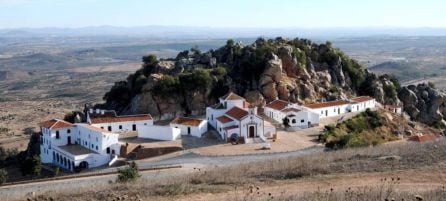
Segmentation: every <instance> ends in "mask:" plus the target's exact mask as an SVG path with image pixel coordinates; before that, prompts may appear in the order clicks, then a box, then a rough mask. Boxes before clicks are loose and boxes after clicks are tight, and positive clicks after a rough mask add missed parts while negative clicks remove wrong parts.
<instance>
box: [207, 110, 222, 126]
mask: <svg viewBox="0 0 446 201" xmlns="http://www.w3.org/2000/svg"><path fill="white" fill-rule="evenodd" d="M224 113H226V110H216V109H214V108H211V107H207V108H206V120H207V121H208V122H209V124H210V125H211V126H212V127H214V128H215V129H217V118H218V117H220V116H222V115H223V114H224Z"/></svg>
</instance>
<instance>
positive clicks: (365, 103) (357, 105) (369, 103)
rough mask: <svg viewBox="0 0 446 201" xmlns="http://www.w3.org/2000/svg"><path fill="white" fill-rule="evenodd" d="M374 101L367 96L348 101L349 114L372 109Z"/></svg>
mask: <svg viewBox="0 0 446 201" xmlns="http://www.w3.org/2000/svg"><path fill="white" fill-rule="evenodd" d="M375 105H376V101H375V99H374V98H372V97H369V96H359V97H355V98H352V99H350V108H349V109H350V112H359V111H364V110H366V109H367V108H374V107H375Z"/></svg>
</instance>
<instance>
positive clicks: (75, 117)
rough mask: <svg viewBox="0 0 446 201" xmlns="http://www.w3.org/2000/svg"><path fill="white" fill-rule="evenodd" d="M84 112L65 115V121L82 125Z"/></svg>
mask: <svg viewBox="0 0 446 201" xmlns="http://www.w3.org/2000/svg"><path fill="white" fill-rule="evenodd" d="M82 116H83V115H82V112H79V111H72V112H69V113H67V114H65V116H64V118H63V120H64V121H68V122H70V123H80V122H81V121H82V119H81V117H82Z"/></svg>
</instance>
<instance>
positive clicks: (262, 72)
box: [101, 38, 441, 119]
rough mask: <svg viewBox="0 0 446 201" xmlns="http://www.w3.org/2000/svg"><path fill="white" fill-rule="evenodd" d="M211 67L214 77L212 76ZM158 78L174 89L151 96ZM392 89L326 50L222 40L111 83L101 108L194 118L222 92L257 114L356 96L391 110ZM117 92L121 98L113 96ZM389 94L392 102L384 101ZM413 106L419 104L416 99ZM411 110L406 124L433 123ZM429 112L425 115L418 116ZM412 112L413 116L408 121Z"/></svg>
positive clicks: (387, 81)
mask: <svg viewBox="0 0 446 201" xmlns="http://www.w3.org/2000/svg"><path fill="white" fill-rule="evenodd" d="M217 66H219V67H218V68H220V69H216V68H217ZM222 68H224V69H222ZM203 69H205V71H207V72H209V75H197V76H195V77H194V76H192V77H188V78H187V79H184V75H188V74H193V72H198V70H203ZM166 75H169V76H170V77H171V78H172V80H170V81H169V82H182V83H181V84H180V85H175V83H171V84H173V86H167V88H169V87H171V88H173V89H170V88H169V90H170V91H168V93H167V94H163V95H161V94H158V93H155V92H154V88H155V87H156V86H157V85H158V84H159V81H160V80H161V79H162V78H163V77H164V76H166ZM203 76H204V77H206V76H210V77H206V78H205V79H204V81H206V82H207V81H209V79H210V80H211V83H210V84H207V85H206V86H195V84H190V83H191V82H193V83H195V82H194V80H193V79H203ZM190 79H192V80H190ZM201 81H203V80H201ZM201 81H200V82H196V83H202V82H201ZM144 82H145V83H144ZM141 83H142V86H141ZM185 85H187V87H186V86H185ZM191 85H192V86H191ZM198 85H200V84H198ZM126 87H127V89H126ZM190 88H194V89H193V90H191V89H190ZM397 88H398V86H396V85H395V84H394V81H393V80H392V79H391V78H390V77H386V76H376V75H374V74H373V73H369V72H367V71H365V70H363V69H362V67H361V66H360V65H359V64H358V63H357V62H356V61H354V60H352V59H350V58H348V57H347V56H346V55H345V54H343V53H342V52H341V51H340V50H338V49H335V48H333V47H331V45H325V44H322V45H318V44H315V43H312V42H311V41H309V40H305V39H294V40H287V39H283V38H278V39H264V38H260V39H258V40H256V41H255V42H254V43H253V44H250V45H242V44H241V43H235V42H234V41H231V40H229V41H228V42H227V44H226V45H225V46H223V47H221V48H219V49H216V50H210V51H207V52H204V53H201V52H200V51H199V50H197V49H195V48H194V49H191V50H190V51H189V50H186V51H183V52H180V53H179V54H178V56H177V57H176V58H174V59H163V60H156V61H153V60H150V62H146V63H144V64H143V69H142V70H139V71H137V72H135V74H133V75H130V76H129V77H128V79H127V80H126V81H122V82H119V83H117V84H116V86H114V87H113V88H112V90H111V92H112V91H113V90H115V91H113V92H114V93H107V94H108V96H107V94H106V97H105V99H106V101H107V102H106V103H105V104H104V105H101V107H105V108H109V109H115V110H117V111H118V113H123V114H133V113H150V114H152V116H154V118H158V117H159V118H168V117H169V116H172V115H177V114H179V115H188V114H202V113H204V112H205V107H206V106H209V105H211V104H214V103H215V102H216V101H217V98H218V97H219V96H221V95H224V94H225V93H227V92H228V91H229V90H231V91H233V92H236V93H238V94H241V95H243V96H244V97H245V98H246V99H247V101H248V102H250V103H251V104H252V105H255V106H258V107H263V106H264V105H265V104H266V103H267V102H270V101H273V100H276V99H281V100H285V101H290V102H295V103H299V104H305V103H313V102H320V101H329V100H337V99H347V98H348V97H350V96H356V95H370V96H373V97H375V98H376V99H377V100H378V101H379V102H381V103H384V104H393V103H398V101H399V100H398V97H396V89H397ZM124 92H125V93H126V96H119V94H121V93H124ZM415 93H417V92H415ZM117 94H118V95H117ZM392 94H394V96H395V97H391V96H392ZM127 95H128V96H129V98H127ZM122 97H124V98H122ZM420 97H427V99H426V100H429V101H431V102H438V101H437V100H431V95H430V92H428V94H426V93H424V92H423V93H421V94H420ZM417 98H418V99H417V100H420V98H419V97H418V95H417ZM117 99H119V100H117ZM434 99H435V98H434ZM409 100H410V99H409ZM426 100H425V99H423V101H425V102H426ZM414 102H416V101H414ZM418 102H419V101H418ZM418 102H416V103H413V104H412V105H413V107H412V106H410V104H408V106H407V110H410V109H411V110H413V111H411V114H413V115H414V117H415V116H417V115H421V116H420V118H431V119H438V118H439V117H438V116H435V115H434V116H432V117H425V115H424V114H423V111H424V110H423V111H422V110H420V109H419V108H418V106H419V104H421V103H418ZM426 104H427V105H428V104H430V102H429V103H426ZM411 107H412V108H411ZM426 107H428V106H426ZM432 110H434V109H432V108H430V107H428V108H426V110H425V111H432ZM440 110H441V108H440ZM417 111H418V112H419V113H420V114H416V113H417ZM415 114H416V115H415Z"/></svg>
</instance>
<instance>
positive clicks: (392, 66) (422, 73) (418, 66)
mask: <svg viewBox="0 0 446 201" xmlns="http://www.w3.org/2000/svg"><path fill="white" fill-rule="evenodd" d="M443 68H444V67H443ZM368 69H369V70H370V71H372V72H374V73H377V74H392V75H395V76H396V77H397V78H398V80H400V81H402V82H405V81H409V80H415V79H419V78H423V77H434V76H437V75H439V74H441V73H442V71H441V70H439V69H441V67H439V66H438V64H433V63H427V62H424V63H423V62H410V61H389V62H384V63H381V64H378V65H375V66H372V67H369V68H368Z"/></svg>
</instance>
